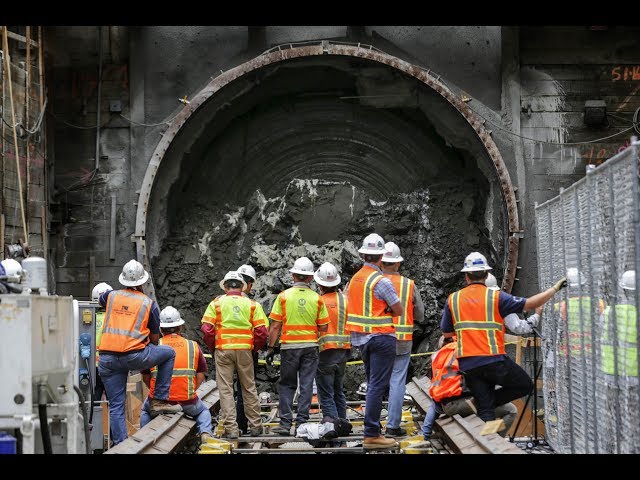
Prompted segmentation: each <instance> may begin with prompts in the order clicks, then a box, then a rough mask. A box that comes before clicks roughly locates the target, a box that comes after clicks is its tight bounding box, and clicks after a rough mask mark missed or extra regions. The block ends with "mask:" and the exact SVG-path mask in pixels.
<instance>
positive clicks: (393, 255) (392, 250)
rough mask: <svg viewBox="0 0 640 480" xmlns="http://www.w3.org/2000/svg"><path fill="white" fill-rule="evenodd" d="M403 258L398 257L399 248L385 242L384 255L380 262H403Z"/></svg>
mask: <svg viewBox="0 0 640 480" xmlns="http://www.w3.org/2000/svg"><path fill="white" fill-rule="evenodd" d="M403 260H404V258H402V256H400V247H399V246H398V245H396V244H395V243H393V242H387V243H385V244H384V255H383V256H382V261H383V262H387V263H397V262H401V261H403Z"/></svg>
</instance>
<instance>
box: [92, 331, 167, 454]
mask: <svg viewBox="0 0 640 480" xmlns="http://www.w3.org/2000/svg"><path fill="white" fill-rule="evenodd" d="M175 358H176V351H175V350H174V349H173V348H171V347H167V346H166V345H154V344H153V343H148V344H147V346H146V347H144V348H143V349H142V350H134V351H132V352H130V353H124V354H121V355H116V354H112V353H108V352H101V353H100V358H99V360H98V373H99V374H100V377H101V378H102V384H103V385H104V389H105V392H106V393H107V398H108V399H109V421H110V422H111V440H113V444H114V445H117V444H118V443H120V442H122V441H124V440H125V439H126V438H127V436H128V435H127V421H126V418H125V413H124V408H125V403H126V390H127V377H128V376H129V371H131V370H144V369H147V368H151V367H155V366H156V365H157V366H158V376H157V377H156V386H155V390H154V397H155V398H158V399H160V400H166V399H167V398H169V387H170V386H171V376H172V375H173V361H174V359H175Z"/></svg>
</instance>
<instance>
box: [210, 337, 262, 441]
mask: <svg viewBox="0 0 640 480" xmlns="http://www.w3.org/2000/svg"><path fill="white" fill-rule="evenodd" d="M215 362H216V383H217V385H218V390H219V392H220V424H221V425H222V426H223V427H224V433H225V434H227V435H229V434H234V433H235V434H236V435H237V434H238V422H237V419H236V404H235V401H234V399H233V374H234V373H235V372H237V373H238V381H239V383H240V385H241V387H242V399H243V401H244V414H245V416H246V417H247V420H248V423H249V428H261V427H262V418H261V417H260V401H259V400H258V392H257V390H256V382H255V378H254V372H253V355H252V354H251V350H219V349H216V351H215Z"/></svg>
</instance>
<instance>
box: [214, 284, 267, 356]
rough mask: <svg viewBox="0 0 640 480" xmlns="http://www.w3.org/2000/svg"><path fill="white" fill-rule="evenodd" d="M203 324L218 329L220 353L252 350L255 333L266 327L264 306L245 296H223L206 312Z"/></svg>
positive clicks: (217, 343) (217, 345) (217, 340)
mask: <svg viewBox="0 0 640 480" xmlns="http://www.w3.org/2000/svg"><path fill="white" fill-rule="evenodd" d="M202 323H210V324H212V325H213V326H215V329H216V333H215V335H216V348H217V349H220V350H252V349H253V330H254V329H256V328H257V327H266V325H267V317H266V315H265V314H264V310H263V309H262V305H260V304H259V303H257V302H255V301H253V300H251V299H250V298H249V297H244V296H242V295H221V296H219V297H217V298H215V299H214V300H213V302H211V303H210V304H209V305H208V306H207V310H206V311H205V312H204V316H203V317H202Z"/></svg>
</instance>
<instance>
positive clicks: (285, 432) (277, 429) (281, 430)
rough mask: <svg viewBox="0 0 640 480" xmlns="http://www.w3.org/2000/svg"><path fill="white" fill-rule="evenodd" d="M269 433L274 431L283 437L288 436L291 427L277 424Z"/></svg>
mask: <svg viewBox="0 0 640 480" xmlns="http://www.w3.org/2000/svg"><path fill="white" fill-rule="evenodd" d="M271 433H275V434H276V435H282V436H283V437H288V436H289V435H291V427H289V428H287V427H283V426H282V425H278V426H277V427H273V428H272V429H271Z"/></svg>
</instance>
